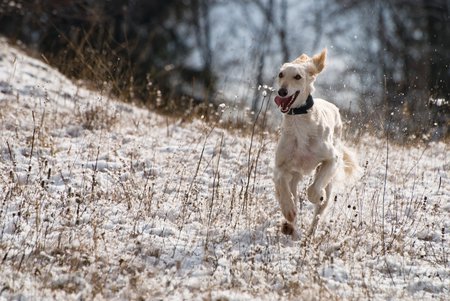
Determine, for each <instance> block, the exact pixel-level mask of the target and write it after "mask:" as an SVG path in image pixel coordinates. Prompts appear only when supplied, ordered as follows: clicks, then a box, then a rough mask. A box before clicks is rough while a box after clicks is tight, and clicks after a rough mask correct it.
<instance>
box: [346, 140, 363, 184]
mask: <svg viewBox="0 0 450 301" xmlns="http://www.w3.org/2000/svg"><path fill="white" fill-rule="evenodd" d="M342 151H343V160H344V171H345V176H346V177H347V178H350V179H354V178H355V177H356V176H357V175H358V174H359V173H360V172H361V167H360V166H359V165H358V158H357V156H356V154H355V152H354V151H353V150H351V149H350V148H348V147H346V146H344V147H343V148H342Z"/></svg>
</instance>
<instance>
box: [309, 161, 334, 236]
mask: <svg viewBox="0 0 450 301" xmlns="http://www.w3.org/2000/svg"><path fill="white" fill-rule="evenodd" d="M337 167H338V162H337V159H331V160H327V161H324V162H323V163H322V165H320V166H319V167H318V168H317V172H316V176H315V179H314V182H313V183H312V184H311V186H309V187H308V199H309V201H310V202H311V203H313V204H314V206H315V209H314V217H313V220H312V222H311V226H310V228H309V230H308V233H307V235H308V236H311V235H313V234H314V232H315V230H316V228H317V224H318V222H319V218H320V215H321V214H322V213H323V211H324V210H325V208H326V207H327V205H328V201H329V199H330V197H331V191H332V183H331V180H332V178H333V176H334V175H335V174H336V170H337Z"/></svg>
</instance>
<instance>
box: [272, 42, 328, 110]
mask: <svg viewBox="0 0 450 301" xmlns="http://www.w3.org/2000/svg"><path fill="white" fill-rule="evenodd" d="M326 56H327V50H326V49H324V50H322V52H321V53H319V54H316V55H314V56H313V57H312V58H311V57H309V56H307V55H306V54H302V55H301V56H299V57H298V58H296V59H295V60H294V61H292V62H290V63H285V64H284V65H283V66H281V69H280V73H278V87H279V89H278V95H277V96H276V97H275V103H276V104H277V106H278V107H280V110H281V112H283V113H287V112H288V111H289V110H290V109H291V108H296V107H299V106H301V105H303V104H304V103H305V101H306V99H307V97H308V95H309V94H310V93H312V92H313V91H314V85H313V83H314V80H315V79H316V76H317V74H319V73H320V72H321V71H322V70H323V68H324V67H325V59H326Z"/></svg>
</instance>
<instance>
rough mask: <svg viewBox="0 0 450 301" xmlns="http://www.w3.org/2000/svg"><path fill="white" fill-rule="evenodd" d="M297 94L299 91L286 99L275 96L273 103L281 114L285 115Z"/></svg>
mask: <svg viewBox="0 0 450 301" xmlns="http://www.w3.org/2000/svg"><path fill="white" fill-rule="evenodd" d="M298 94H300V91H296V92H295V93H294V94H292V95H291V96H286V97H281V96H275V103H276V104H277V106H278V107H279V108H280V110H281V112H283V113H287V112H288V111H289V110H290V109H291V106H292V104H293V103H294V101H295V100H296V99H297V96H298Z"/></svg>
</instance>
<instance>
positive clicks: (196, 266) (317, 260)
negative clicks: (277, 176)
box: [0, 40, 450, 300]
mask: <svg viewBox="0 0 450 301" xmlns="http://www.w3.org/2000/svg"><path fill="white" fill-rule="evenodd" d="M274 113H277V112H274ZM0 131H1V135H0V175H1V176H0V260H1V263H0V300H11V299H14V300H36V299H37V300H50V299H54V300H91V299H96V300H277V299H280V300H281V299H283V300H299V299H301V300H332V299H334V300H340V299H349V300H363V299H373V300H384V299H395V300H399V299H403V300H412V299H421V300H445V299H446V298H448V296H449V294H450V292H449V288H450V264H449V259H450V258H449V252H450V244H449V238H450V219H449V216H450V178H449V177H450V175H449V170H450V162H449V157H448V154H449V146H448V145H446V144H444V143H430V144H428V145H419V146H410V147H406V146H405V147H399V146H394V145H389V147H388V148H386V141H383V140H378V139H376V138H373V137H370V136H364V137H362V139H361V140H360V141H359V143H358V144H357V145H352V147H354V148H355V149H356V151H357V152H358V153H359V157H360V164H361V166H363V169H364V172H363V174H362V175H361V178H360V179H358V181H357V182H356V183H354V184H351V185H348V186H346V187H343V188H341V189H340V190H339V191H338V196H337V198H336V201H335V202H334V203H333V204H331V205H330V206H329V209H328V211H327V214H326V215H325V216H324V219H323V221H322V222H321V224H320V225H319V229H318V231H317V233H316V236H315V237H314V239H313V240H312V241H308V242H305V241H304V240H303V239H301V240H300V241H292V240H290V239H289V238H288V237H285V236H283V235H282V234H281V233H280V231H279V226H280V221H281V220H282V219H281V213H280V210H279V208H278V204H277V202H276V200H275V198H274V192H273V190H274V189H273V184H272V180H271V176H272V164H273V155H274V148H275V144H276V139H277V137H276V136H275V135H273V134H270V133H267V132H260V131H258V132H256V133H255V135H254V136H253V137H252V136H249V135H248V133H243V132H240V131H239V130H236V129H234V130H225V129H221V128H219V127H215V126H214V124H211V123H204V122H202V121H199V120H196V121H193V122H182V121H180V120H175V119H171V118H168V117H163V116H159V115H157V114H155V113H153V112H149V111H147V110H144V109H140V108H138V107H135V106H132V105H128V104H124V103H120V102H117V101H115V100H113V99H110V98H108V97H107V96H105V95H103V94H102V93H100V92H95V91H90V90H88V89H86V88H83V86H82V85H78V84H77V83H74V82H71V81H70V80H68V79H67V78H65V77H64V76H63V75H61V74H60V73H59V72H57V71H56V70H55V69H53V68H51V67H49V66H47V65H46V64H44V63H42V62H41V61H39V60H36V59H33V58H30V57H28V56H27V55H25V54H24V53H23V52H21V51H20V50H17V49H15V48H12V47H10V46H8V45H7V44H6V42H5V41H4V40H2V41H1V43H0ZM386 160H388V161H387V162H388V164H386ZM308 182H309V179H306V180H305V181H304V182H303V183H301V184H300V187H299V188H300V189H299V190H300V192H301V193H300V195H301V198H302V199H305V194H304V191H305V187H306V186H307V184H308ZM299 207H300V223H301V228H302V229H303V230H304V229H306V228H307V227H308V225H309V223H310V220H311V217H312V206H311V205H310V204H309V202H308V201H303V202H299Z"/></svg>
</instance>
